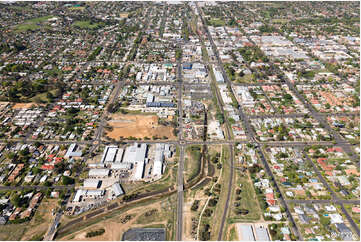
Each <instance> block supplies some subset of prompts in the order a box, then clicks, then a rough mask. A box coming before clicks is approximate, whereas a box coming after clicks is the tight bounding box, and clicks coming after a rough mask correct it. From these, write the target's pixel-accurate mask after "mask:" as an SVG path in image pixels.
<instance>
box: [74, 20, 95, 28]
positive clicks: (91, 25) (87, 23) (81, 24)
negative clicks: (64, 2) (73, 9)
mask: <svg viewBox="0 0 361 242" xmlns="http://www.w3.org/2000/svg"><path fill="white" fill-rule="evenodd" d="M100 25H101V24H100V23H91V22H90V21H75V23H73V26H76V27H79V28H81V29H96V28H98V27H99V26H100Z"/></svg>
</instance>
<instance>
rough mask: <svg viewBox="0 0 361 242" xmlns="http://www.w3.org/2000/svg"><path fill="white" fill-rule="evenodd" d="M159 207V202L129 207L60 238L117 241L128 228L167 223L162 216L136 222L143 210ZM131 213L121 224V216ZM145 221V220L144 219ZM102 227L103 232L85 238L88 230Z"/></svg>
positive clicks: (165, 218)
mask: <svg viewBox="0 0 361 242" xmlns="http://www.w3.org/2000/svg"><path fill="white" fill-rule="evenodd" d="M160 207H161V202H157V203H154V204H151V205H148V206H145V207H137V208H134V209H131V210H129V211H127V212H125V213H122V214H120V215H118V216H115V217H113V218H110V219H107V220H104V221H101V222H99V223H96V224H95V225H91V226H89V227H87V228H85V229H82V230H80V231H78V232H75V233H73V234H70V235H68V236H65V237H63V238H61V239H60V240H62V241H63V240H69V241H84V240H86V241H119V240H121V239H122V235H123V233H124V232H125V231H127V230H128V229H130V228H140V227H149V226H150V227H151V226H152V225H159V224H163V225H164V226H166V225H167V219H168V218H167V217H166V216H164V217H163V218H160V217H157V218H155V220H156V221H152V222H149V223H137V222H138V221H137V219H138V218H139V217H140V216H141V215H142V214H143V213H144V212H145V211H150V210H152V209H159V208H160ZM128 214H129V215H131V216H132V219H130V221H128V222H127V223H125V224H123V223H121V220H122V218H124V217H125V216H126V215H128ZM144 222H146V221H144ZM100 228H103V229H104V230H105V233H104V234H102V235H100V236H95V237H92V238H86V234H87V232H89V231H95V230H97V229H100Z"/></svg>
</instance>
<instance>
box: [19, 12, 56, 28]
mask: <svg viewBox="0 0 361 242" xmlns="http://www.w3.org/2000/svg"><path fill="white" fill-rule="evenodd" d="M52 17H53V16H52V15H48V16H43V17H39V18H33V19H28V20H26V21H25V22H24V23H22V24H18V25H17V26H16V28H15V29H16V31H17V32H22V31H27V30H36V29H40V26H39V24H40V23H42V22H45V21H46V20H48V19H50V18H52Z"/></svg>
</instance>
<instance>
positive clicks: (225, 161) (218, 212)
mask: <svg viewBox="0 0 361 242" xmlns="http://www.w3.org/2000/svg"><path fill="white" fill-rule="evenodd" d="M222 149H223V151H222V156H221V161H222V166H223V169H222V177H221V180H220V184H221V193H220V195H219V201H218V203H217V206H216V209H215V212H214V215H213V218H217V219H213V222H212V224H211V228H212V232H211V240H218V233H219V230H220V226H221V221H222V217H223V212H224V208H225V206H226V200H227V193H228V189H227V188H228V182H229V177H230V175H231V167H230V161H229V159H230V156H229V155H230V153H229V152H230V150H229V147H228V146H223V147H222ZM222 239H223V238H222Z"/></svg>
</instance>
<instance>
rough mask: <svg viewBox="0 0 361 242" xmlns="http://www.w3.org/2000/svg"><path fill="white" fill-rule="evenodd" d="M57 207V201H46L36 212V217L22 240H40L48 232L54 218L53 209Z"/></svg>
mask: <svg viewBox="0 0 361 242" xmlns="http://www.w3.org/2000/svg"><path fill="white" fill-rule="evenodd" d="M56 207H57V199H44V200H43V201H42V202H41V204H40V205H39V208H38V209H37V210H36V212H35V215H34V217H33V218H32V220H31V221H30V222H29V226H28V228H27V230H26V232H25V233H24V235H23V237H22V238H21V240H32V239H35V238H36V239H37V240H39V239H40V238H41V237H42V236H43V235H44V234H45V233H46V231H47V230H48V228H49V225H50V224H51V221H52V220H53V219H54V216H53V215H52V214H51V213H52V209H54V210H55V208H56Z"/></svg>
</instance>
